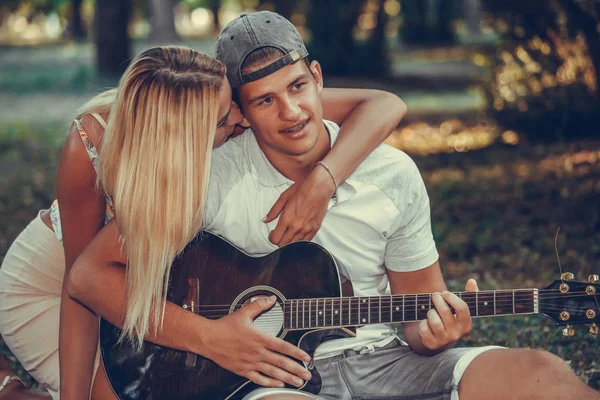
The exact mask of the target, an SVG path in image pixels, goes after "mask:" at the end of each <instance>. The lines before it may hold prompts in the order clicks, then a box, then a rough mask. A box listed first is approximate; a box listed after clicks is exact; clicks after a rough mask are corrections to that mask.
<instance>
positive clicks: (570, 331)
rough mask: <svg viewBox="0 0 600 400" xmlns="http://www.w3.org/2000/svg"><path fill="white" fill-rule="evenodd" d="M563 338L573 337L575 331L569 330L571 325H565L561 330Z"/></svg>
mask: <svg viewBox="0 0 600 400" xmlns="http://www.w3.org/2000/svg"><path fill="white" fill-rule="evenodd" d="M562 334H563V336H573V335H575V329H573V328H571V325H567V327H566V328H564V329H563V330H562Z"/></svg>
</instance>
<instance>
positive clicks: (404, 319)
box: [402, 295, 406, 322]
mask: <svg viewBox="0 0 600 400" xmlns="http://www.w3.org/2000/svg"><path fill="white" fill-rule="evenodd" d="M405 304H406V297H405V295H402V322H404V321H406V318H405V317H404V305H405Z"/></svg>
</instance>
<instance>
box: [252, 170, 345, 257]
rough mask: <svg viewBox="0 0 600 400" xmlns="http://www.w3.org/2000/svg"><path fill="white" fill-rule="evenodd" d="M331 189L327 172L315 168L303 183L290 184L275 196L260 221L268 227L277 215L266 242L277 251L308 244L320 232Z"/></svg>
mask: <svg viewBox="0 0 600 400" xmlns="http://www.w3.org/2000/svg"><path fill="white" fill-rule="evenodd" d="M335 189H336V188H335V184H334V183H333V179H332V178H331V176H330V175H329V172H327V170H326V169H325V168H323V167H322V166H319V165H317V166H316V167H315V169H314V170H313V171H312V172H311V173H310V174H309V175H308V176H307V177H306V179H305V180H304V181H301V182H296V183H294V184H293V185H292V186H290V187H289V188H288V189H287V190H286V191H285V192H283V193H282V194H281V196H279V199H278V200H277V201H276V202H275V204H274V205H273V207H272V208H271V210H270V211H269V213H268V214H267V216H266V217H265V219H264V220H263V221H264V222H265V223H268V222H271V221H273V220H274V219H275V218H277V216H279V215H280V214H281V216H280V217H279V221H277V226H276V227H275V229H274V230H273V231H272V232H271V233H270V234H269V240H270V241H271V242H272V243H273V244H276V245H277V246H279V247H282V246H285V245H286V244H288V243H291V242H296V241H298V240H312V238H314V237H315V235H316V234H317V232H318V231H319V228H321V223H322V222H323V219H324V218H325V214H326V213H327V206H328V204H329V200H330V199H331V197H332V196H333V194H334V193H335Z"/></svg>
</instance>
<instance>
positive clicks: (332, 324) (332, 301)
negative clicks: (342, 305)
mask: <svg viewBox="0 0 600 400" xmlns="http://www.w3.org/2000/svg"><path fill="white" fill-rule="evenodd" d="M334 302H335V299H331V326H335V324H334V323H333V303H334Z"/></svg>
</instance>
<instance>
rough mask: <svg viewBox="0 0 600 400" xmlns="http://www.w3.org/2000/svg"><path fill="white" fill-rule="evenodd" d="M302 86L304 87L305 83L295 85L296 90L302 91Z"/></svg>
mask: <svg viewBox="0 0 600 400" xmlns="http://www.w3.org/2000/svg"><path fill="white" fill-rule="evenodd" d="M302 86H304V82H302V83H296V84H295V85H294V89H296V90H300V89H302Z"/></svg>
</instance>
